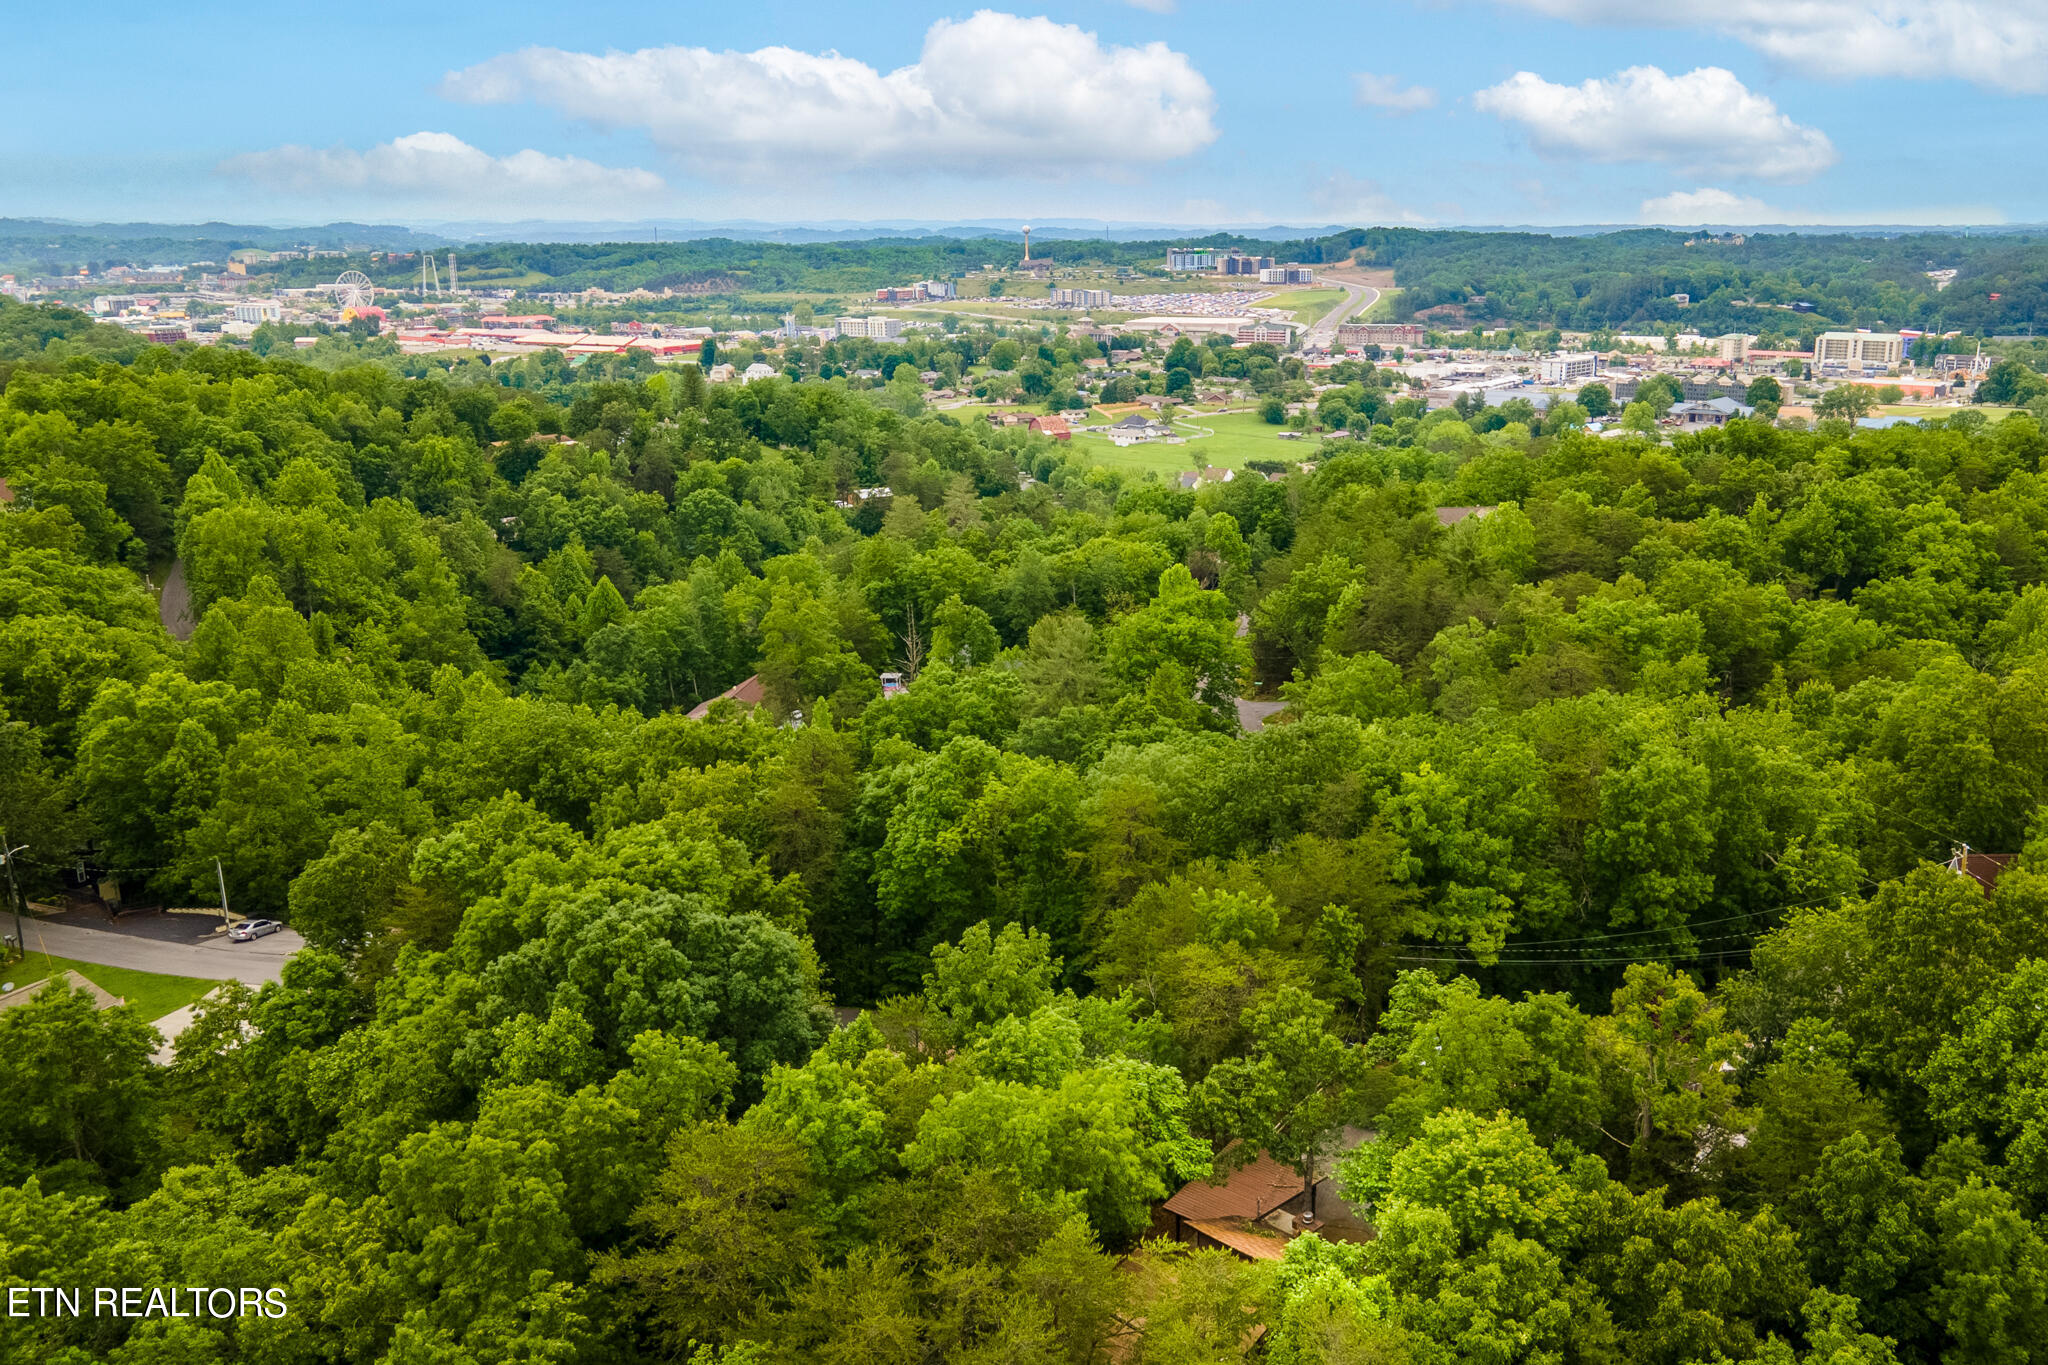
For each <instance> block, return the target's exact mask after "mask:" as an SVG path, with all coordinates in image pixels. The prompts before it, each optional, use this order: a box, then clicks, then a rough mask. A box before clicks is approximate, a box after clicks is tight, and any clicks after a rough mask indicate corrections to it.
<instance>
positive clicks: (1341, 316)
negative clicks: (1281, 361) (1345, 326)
mask: <svg viewBox="0 0 2048 1365" xmlns="http://www.w3.org/2000/svg"><path fill="white" fill-rule="evenodd" d="M1316 283H1317V284H1322V285H1330V284H1334V285H1336V286H1337V287H1338V288H1340V289H1342V290H1343V291H1344V297H1343V298H1342V299H1339V300H1338V301H1337V304H1336V306H1335V307H1333V308H1331V309H1330V311H1329V312H1327V313H1325V314H1323V315H1322V316H1321V317H1320V318H1317V319H1316V320H1315V322H1313V323H1312V324H1310V326H1309V329H1308V331H1307V332H1305V333H1303V334H1302V338H1301V344H1302V347H1303V348H1304V349H1308V348H1311V347H1320V348H1322V349H1323V350H1325V351H1333V350H1335V349H1336V348H1337V324H1339V323H1341V322H1345V321H1347V320H1348V319H1350V318H1352V317H1355V316H1356V315H1358V314H1359V313H1362V312H1364V311H1365V310H1366V309H1368V308H1370V307H1372V306H1373V305H1374V304H1376V303H1378V302H1379V301H1380V291H1379V290H1377V289H1375V288H1374V287H1373V286H1371V285H1369V284H1360V283H1358V282H1357V281H1355V280H1347V279H1342V278H1339V277H1338V276H1336V275H1318V276H1317V277H1316Z"/></svg>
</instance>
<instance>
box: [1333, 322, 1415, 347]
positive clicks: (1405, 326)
mask: <svg viewBox="0 0 2048 1365" xmlns="http://www.w3.org/2000/svg"><path fill="white" fill-rule="evenodd" d="M1426 339H1427V333H1426V331H1425V330H1424V328H1423V327H1422V325H1421V324H1420V323H1415V322H1344V323H1339V324H1338V325H1337V344H1338V345H1339V346H1420V345H1422V344H1423V342H1424V341H1425V340H1426Z"/></svg>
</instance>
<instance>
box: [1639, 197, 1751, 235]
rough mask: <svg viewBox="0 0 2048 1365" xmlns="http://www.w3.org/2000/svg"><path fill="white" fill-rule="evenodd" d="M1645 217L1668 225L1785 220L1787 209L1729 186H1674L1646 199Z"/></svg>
mask: <svg viewBox="0 0 2048 1365" xmlns="http://www.w3.org/2000/svg"><path fill="white" fill-rule="evenodd" d="M1640 216H1641V219H1642V221H1643V222H1645V223H1661V224H1663V225H1665V226H1667V227H1684V226H1687V225H1689V224H1693V223H1781V222H1784V221H1785V219H1784V217H1783V211H1782V210H1780V209H1774V208H1772V207H1771V206H1770V205H1769V204H1766V203H1765V202H1764V201H1763V200H1761V199H1758V198H1755V197H1754V196H1752V195H1746V194H1734V193H1731V192H1729V191H1728V190H1717V189H1712V188H1708V189H1698V190H1674V191H1672V192H1671V193H1670V194H1665V195H1659V196H1658V197H1657V198H1655V199H1645V200H1644V201H1643V208H1642V213H1641V215H1640Z"/></svg>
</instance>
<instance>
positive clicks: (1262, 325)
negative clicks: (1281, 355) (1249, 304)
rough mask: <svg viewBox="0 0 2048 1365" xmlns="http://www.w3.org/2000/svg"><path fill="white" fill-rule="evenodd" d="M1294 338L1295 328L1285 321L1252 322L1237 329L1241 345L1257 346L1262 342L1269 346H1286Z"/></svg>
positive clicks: (1238, 341)
mask: <svg viewBox="0 0 2048 1365" xmlns="http://www.w3.org/2000/svg"><path fill="white" fill-rule="evenodd" d="M1292 340H1294V332H1293V329H1291V328H1290V327H1288V325H1287V324H1286V323H1284V322H1250V323H1246V324H1245V325H1244V326H1242V327H1240V328H1238V329H1237V343H1238V345H1240V346H1255V345H1258V344H1259V343H1260V342H1264V343H1265V344H1266V345H1268V346H1285V345H1287V343H1288V342H1290V341H1292Z"/></svg>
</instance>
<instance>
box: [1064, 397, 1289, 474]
mask: <svg viewBox="0 0 2048 1365" xmlns="http://www.w3.org/2000/svg"><path fill="white" fill-rule="evenodd" d="M1095 420H1098V421H1099V420H1102V417H1101V415H1100V414H1098V415H1097V416H1096V419H1095ZM1198 428H1206V429H1207V430H1208V431H1209V432H1211V433H1212V434H1210V435H1202V436H1198V435H1196V434H1195V433H1196V430H1197V429H1198ZM1173 429H1174V431H1175V432H1176V433H1178V434H1180V435H1182V436H1185V437H1187V438H1188V439H1187V444H1185V445H1177V446H1170V445H1130V446H1124V447H1121V448H1119V447H1117V446H1115V445H1113V444H1111V443H1110V440H1109V438H1108V437H1106V436H1095V435H1089V434H1086V433H1083V434H1080V435H1077V436H1075V437H1074V439H1073V446H1074V453H1075V454H1076V455H1077V456H1080V457H1081V458H1083V459H1086V460H1088V461H1089V462H1090V463H1092V464H1099V465H1101V466H1102V467H1103V468H1105V469H1119V470H1125V471H1128V472H1132V473H1139V474H1142V473H1146V472H1148V471H1150V472H1155V473H1157V474H1159V475H1160V476H1161V477H1162V478H1164V477H1167V476H1169V475H1173V474H1178V473H1180V472H1181V471H1182V470H1187V469H1194V468H1196V467H1198V466H1201V465H1213V466H1214V467H1216V468H1218V469H1242V468H1244V464H1245V461H1246V460H1256V459H1268V460H1312V459H1314V458H1315V452H1316V449H1317V447H1318V446H1320V445H1321V444H1322V442H1321V440H1320V439H1319V438H1318V437H1315V436H1305V437H1302V438H1301V439H1300V440H1283V439H1282V438H1281V435H1280V433H1281V432H1282V431H1284V430H1286V428H1284V427H1276V426H1273V425H1271V424H1270V423H1268V422H1267V421H1266V420H1265V419H1264V418H1263V417H1261V416H1259V415H1258V414H1257V413H1256V412H1229V413H1223V414H1220V415H1214V414H1209V413H1201V412H1184V413H1183V414H1182V415H1181V418H1180V420H1177V421H1176V422H1175V423H1174V426H1173Z"/></svg>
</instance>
